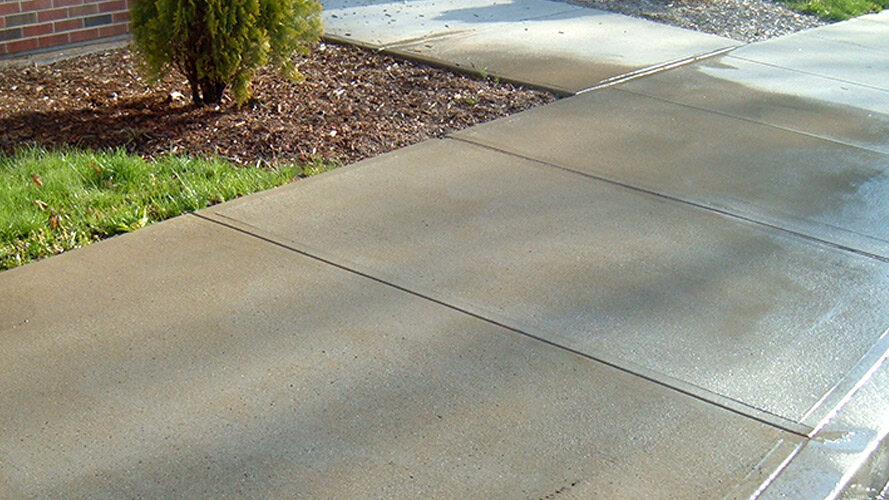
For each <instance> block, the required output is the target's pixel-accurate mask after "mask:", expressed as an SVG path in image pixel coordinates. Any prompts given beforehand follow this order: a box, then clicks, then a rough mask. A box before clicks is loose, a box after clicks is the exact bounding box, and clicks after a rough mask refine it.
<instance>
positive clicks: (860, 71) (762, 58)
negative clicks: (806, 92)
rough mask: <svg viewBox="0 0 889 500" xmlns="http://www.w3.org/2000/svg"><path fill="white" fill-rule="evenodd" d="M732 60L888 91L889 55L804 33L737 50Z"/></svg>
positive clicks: (878, 50) (884, 51) (880, 51)
mask: <svg viewBox="0 0 889 500" xmlns="http://www.w3.org/2000/svg"><path fill="white" fill-rule="evenodd" d="M732 56H734V57H739V58H742V59H747V60H750V61H756V62H760V63H765V64H770V65H773V66H778V67H781V68H787V69H791V70H794V71H800V72H803V73H807V74H812V75H817V76H823V77H827V78H833V79H836V80H840V81H843V82H849V83H855V84H859V85H866V86H870V87H873V88H875V89H879V90H884V91H889V51H887V50H884V49H878V48H872V47H868V46H864V45H856V44H852V43H846V42H840V41H834V40H831V39H826V38H822V37H817V36H815V34H814V32H813V31H803V32H800V33H796V34H793V35H788V36H786V37H781V38H776V39H772V40H768V41H765V42H760V43H755V44H750V45H747V46H744V47H740V48H738V49H737V50H735V51H733V52H732Z"/></svg>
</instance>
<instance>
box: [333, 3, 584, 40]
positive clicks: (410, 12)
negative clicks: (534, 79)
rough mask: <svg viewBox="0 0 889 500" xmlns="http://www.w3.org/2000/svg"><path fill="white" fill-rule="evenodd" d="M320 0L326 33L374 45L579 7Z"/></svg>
mask: <svg viewBox="0 0 889 500" xmlns="http://www.w3.org/2000/svg"><path fill="white" fill-rule="evenodd" d="M321 3H322V4H323V6H324V29H325V31H326V32H327V33H328V34H331V35H336V36H341V37H345V38H348V39H351V40H355V41H358V42H361V43H363V44H367V45H374V46H385V45H389V44H392V43H395V42H398V41H404V40H413V39H417V38H424V37H428V36H432V35H436V34H440V33H450V32H460V31H466V30H475V29H479V28H483V27H491V26H499V25H502V24H508V23H511V22H516V21H521V20H524V19H532V18H535V17H543V16H550V15H553V14H557V13H559V12H566V11H573V10H580V9H581V7H576V6H573V5H569V4H567V3H564V2H552V1H547V0H521V1H518V0H395V1H387V0H323V1H322V2H321Z"/></svg>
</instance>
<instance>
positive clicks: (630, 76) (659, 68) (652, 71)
mask: <svg viewBox="0 0 889 500" xmlns="http://www.w3.org/2000/svg"><path fill="white" fill-rule="evenodd" d="M741 46H743V45H741ZM738 47H739V46H732V47H725V48H722V49H717V50H714V51H713V52H707V53H706V54H700V55H697V56H692V57H684V58H682V59H676V60H674V61H668V62H665V63H661V64H657V65H654V66H647V67H645V68H640V69H637V70H635V71H630V72H629V73H624V74H621V75H616V76H612V77H610V78H606V79H605V80H602V81H601V82H599V83H597V84H596V85H593V86H592V87H589V88H586V89H583V90H580V91H578V92H576V95H581V94H586V93H587V92H593V91H596V90H601V89H606V88H608V87H613V86H615V85H620V84H622V83H627V82H629V81H632V80H638V79H640V78H645V77H646V76H651V75H656V74H658V73H663V72H664V71H669V70H671V69H676V68H680V67H682V66H687V65H689V64H694V63H696V62H698V61H703V60H705V59H710V58H712V57H718V56H721V55H724V54H727V53H729V52H731V51H733V50H735V49H737V48H738Z"/></svg>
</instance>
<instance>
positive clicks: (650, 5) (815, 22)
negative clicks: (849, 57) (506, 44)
mask: <svg viewBox="0 0 889 500" xmlns="http://www.w3.org/2000/svg"><path fill="white" fill-rule="evenodd" d="M565 1H567V2H568V3H573V4H576V5H585V6H588V7H595V8H598V9H602V10H609V11H612V12H618V13H620V14H626V15H629V16H634V17H641V18H644V19H650V20H652V21H657V22H661V23H665V24H671V25H673V26H679V27H681V28H688V29H693V30H697V31H705V32H707V33H713V34H716V35H720V36H724V37H727V38H732V39H734V40H741V41H744V42H755V41H759V40H766V39H768V38H773V37H776V36H781V35H786V34H788V33H793V32H796V31H800V30H803V29H807V28H814V27H815V26H821V25H824V24H827V23H828V22H827V21H824V20H822V19H819V18H817V17H815V16H812V15H808V14H800V13H799V12H796V11H794V10H791V9H789V8H787V7H785V6H784V5H781V4H779V3H775V2H771V1H768V0H672V1H671V0H565Z"/></svg>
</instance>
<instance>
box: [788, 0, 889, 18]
mask: <svg viewBox="0 0 889 500" xmlns="http://www.w3.org/2000/svg"><path fill="white" fill-rule="evenodd" d="M784 3H785V4H787V5H788V6H789V7H790V8H792V9H794V10H798V11H800V12H805V13H807V14H814V15H816V16H818V17H820V18H823V19H830V20H832V21H844V20H846V19H850V18H853V17H858V16H861V15H864V14H867V13H869V12H879V11H881V10H883V9H885V8H887V7H889V0H784Z"/></svg>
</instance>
